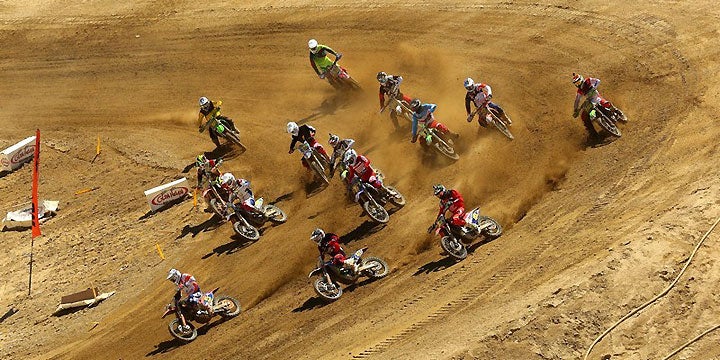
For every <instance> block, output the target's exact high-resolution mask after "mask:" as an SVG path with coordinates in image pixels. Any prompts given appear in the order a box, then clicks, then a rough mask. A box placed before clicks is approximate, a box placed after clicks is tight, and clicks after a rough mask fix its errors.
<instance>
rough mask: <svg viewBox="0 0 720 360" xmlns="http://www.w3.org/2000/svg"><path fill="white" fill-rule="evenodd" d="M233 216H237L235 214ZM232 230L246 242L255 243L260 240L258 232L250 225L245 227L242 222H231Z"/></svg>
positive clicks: (237, 220) (238, 220)
mask: <svg viewBox="0 0 720 360" xmlns="http://www.w3.org/2000/svg"><path fill="white" fill-rule="evenodd" d="M233 216H238V215H237V214H235V215H233ZM233 230H235V233H236V234H238V236H240V237H242V238H243V239H246V240H248V241H257V240H258V239H260V231H258V229H257V228H256V227H254V226H252V225H250V224H248V225H245V224H244V223H243V221H242V220H240V219H236V220H235V221H233Z"/></svg>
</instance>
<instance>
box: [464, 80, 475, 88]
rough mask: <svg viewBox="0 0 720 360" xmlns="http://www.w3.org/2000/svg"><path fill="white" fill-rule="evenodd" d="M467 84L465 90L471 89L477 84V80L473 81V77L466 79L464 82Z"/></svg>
mask: <svg viewBox="0 0 720 360" xmlns="http://www.w3.org/2000/svg"><path fill="white" fill-rule="evenodd" d="M463 85H465V90H467V91H470V90H472V89H473V87H474V86H475V81H473V79H472V78H467V79H465V82H464V83H463Z"/></svg>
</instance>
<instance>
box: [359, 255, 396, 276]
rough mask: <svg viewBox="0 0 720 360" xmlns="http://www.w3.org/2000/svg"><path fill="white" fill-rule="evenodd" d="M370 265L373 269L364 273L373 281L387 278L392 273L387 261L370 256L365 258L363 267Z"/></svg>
mask: <svg viewBox="0 0 720 360" xmlns="http://www.w3.org/2000/svg"><path fill="white" fill-rule="evenodd" d="M368 265H370V266H372V267H371V268H368V269H365V270H364V271H366V272H367V275H368V276H369V277H371V278H373V279H380V278H382V277H385V276H386V275H387V274H388V273H389V272H390V268H389V267H388V264H387V263H386V262H385V260H383V259H380V258H378V257H374V256H369V257H367V258H365V260H364V261H363V265H362V266H368Z"/></svg>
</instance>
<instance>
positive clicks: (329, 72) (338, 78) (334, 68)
mask: <svg viewBox="0 0 720 360" xmlns="http://www.w3.org/2000/svg"><path fill="white" fill-rule="evenodd" d="M341 57H342V54H338V56H336V57H335V61H333V63H332V65H330V66H329V67H328V68H327V69H326V70H325V72H323V73H322V74H321V76H322V78H324V79H327V81H328V82H329V83H330V85H332V87H334V88H336V89H338V90H342V89H347V90H361V88H360V84H358V82H357V81H355V79H353V78H352V77H350V74H348V72H347V70H346V69H345V68H344V67H342V66H340V65H338V64H337V62H338V61H339V60H340V58H341Z"/></svg>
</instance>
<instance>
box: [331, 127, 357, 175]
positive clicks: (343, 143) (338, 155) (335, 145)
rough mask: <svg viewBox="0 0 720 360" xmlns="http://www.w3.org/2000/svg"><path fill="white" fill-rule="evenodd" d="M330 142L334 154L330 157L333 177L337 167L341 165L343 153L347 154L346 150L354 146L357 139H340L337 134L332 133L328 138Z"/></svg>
mask: <svg viewBox="0 0 720 360" xmlns="http://www.w3.org/2000/svg"><path fill="white" fill-rule="evenodd" d="M328 144H330V146H332V149H333V154H332V156H331V157H330V177H332V176H333V175H334V174H335V167H336V166H337V165H339V163H340V162H342V160H343V155H345V152H346V151H348V150H349V149H351V148H352V147H353V144H355V140H353V139H342V140H340V137H339V136H337V135H335V134H330V139H329V140H328Z"/></svg>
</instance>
